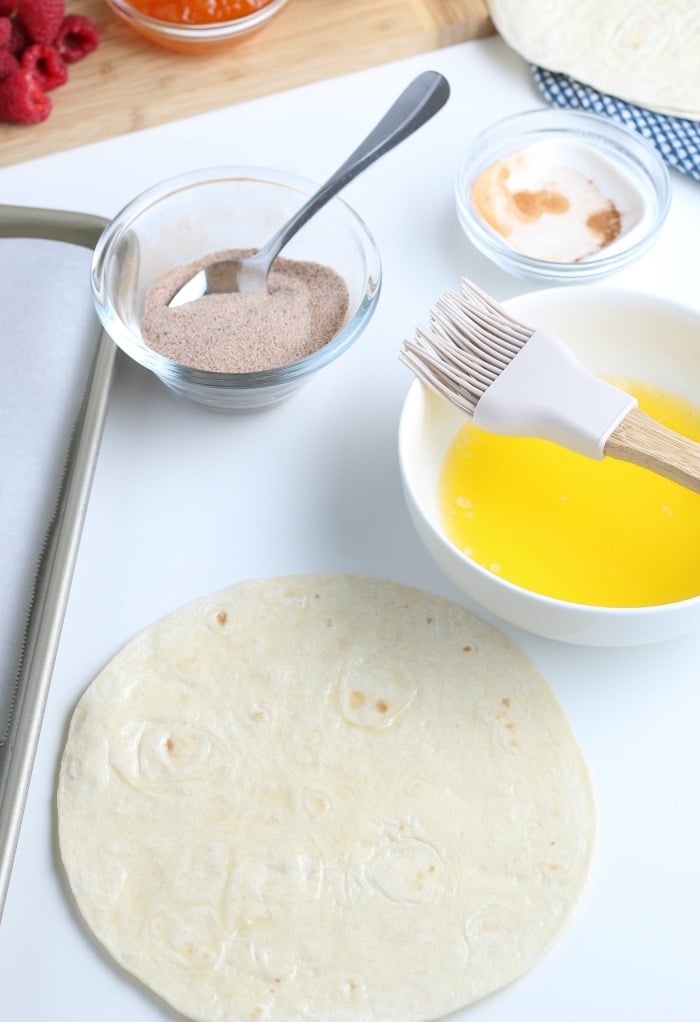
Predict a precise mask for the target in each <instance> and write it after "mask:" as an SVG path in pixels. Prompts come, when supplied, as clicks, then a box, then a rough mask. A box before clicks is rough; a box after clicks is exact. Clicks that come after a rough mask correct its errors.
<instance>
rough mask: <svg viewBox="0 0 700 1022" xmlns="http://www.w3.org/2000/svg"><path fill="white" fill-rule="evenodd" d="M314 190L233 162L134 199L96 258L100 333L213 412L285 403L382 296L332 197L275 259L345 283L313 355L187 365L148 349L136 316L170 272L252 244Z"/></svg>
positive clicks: (375, 255)
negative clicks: (340, 311) (210, 366)
mask: <svg viewBox="0 0 700 1022" xmlns="http://www.w3.org/2000/svg"><path fill="white" fill-rule="evenodd" d="M317 189H318V185H317V184H315V183H314V182H313V181H308V180H306V179H305V178H301V177H297V176H295V175H293V174H288V173H286V172H285V171H281V170H272V169H269V168H266V167H244V166H234V167H219V168H208V169H203V170H196V171H191V172H189V173H187V174H182V175H180V176H178V177H175V178H170V179H169V180H167V181H163V182H161V183H160V184H157V185H155V186H154V187H152V188H150V189H148V190H147V191H146V192H143V193H142V194H141V195H139V196H137V197H136V198H135V199H133V200H132V201H131V202H130V203H129V204H128V205H127V206H125V207H124V209H123V210H122V211H121V212H120V213H118V214H117V216H116V217H115V218H114V219H113V220H112V221H111V222H110V223H109V224H108V226H107V227H106V228H105V230H104V232H103V233H102V235H101V237H100V239H99V241H98V243H97V245H96V247H95V252H94V256H93V262H92V270H91V280H92V290H93V298H94V301H95V306H96V309H97V313H98V315H99V317H100V319H101V321H102V324H103V326H104V328H105V330H106V331H107V333H108V334H109V335H110V336H111V337H112V339H113V340H114V341H115V342H116V344H117V345H118V346H119V347H120V348H121V349H122V351H124V352H125V353H126V354H127V355H129V356H130V357H131V358H132V359H134V361H136V362H138V363H139V364H140V365H143V366H145V367H146V368H147V369H150V370H151V371H152V372H153V373H155V374H156V376H158V377H159V378H160V379H161V380H162V381H163V383H165V384H166V385H167V386H168V387H170V388H171V389H172V390H173V391H174V392H175V393H177V394H178V395H180V396H181V397H184V398H188V399H190V400H192V401H196V402H198V403H200V404H203V405H207V406H208V407H210V408H214V409H219V410H222V411H238V410H244V409H249V408H256V407H260V406H264V405H270V404H274V403H277V402H279V401H281V400H283V399H284V398H286V397H288V396H289V395H290V394H292V393H293V392H294V391H296V390H297V389H298V388H299V387H301V386H302V385H303V384H304V383H306V382H307V381H308V380H309V379H310V378H311V376H313V375H314V374H315V373H317V372H318V370H319V369H322V368H323V367H324V366H326V365H328V364H329V363H330V362H332V361H334V360H335V359H336V358H338V356H339V355H341V354H342V353H343V352H344V351H346V350H347V349H348V348H349V347H350V346H351V345H352V344H353V343H354V342H355V341H356V340H357V338H358V337H359V336H360V334H361V333H362V331H363V330H364V329H365V327H366V326H367V324H368V323H369V321H370V319H371V317H372V315H373V313H374V310H375V308H376V304H377V301H378V298H379V292H380V287H381V261H380V257H379V252H378V249H377V246H376V244H375V241H374V239H373V237H372V236H371V234H370V233H369V231H368V229H367V227H366V226H365V224H364V223H363V221H362V220H361V219H360V217H359V216H358V215H357V214H356V213H355V212H354V211H353V210H352V209H351V208H350V207H349V206H348V205H347V204H346V203H345V202H343V200H342V199H340V198H337V197H336V198H334V199H331V201H330V202H328V203H327V204H326V206H324V207H323V209H321V210H319V212H318V213H316V214H315V216H313V217H312V218H311V219H310V220H309V221H308V222H307V223H306V224H305V225H304V227H302V228H301V230H300V231H299V233H298V234H297V235H296V236H295V237H294V238H293V239H292V240H291V241H290V242H289V243H288V244H287V245H286V246H285V248H284V251H283V253H282V254H283V256H284V257H285V258H289V259H300V260H309V261H311V262H317V263H321V264H323V265H325V266H329V267H331V268H332V269H334V270H335V271H336V273H338V274H340V276H341V277H343V278H344V280H345V282H346V284H347V286H348V291H349V296H350V300H349V307H348V311H347V315H346V319H345V323H344V325H343V327H342V329H341V330H340V332H339V333H338V334H336V336H335V337H334V338H332V339H331V340H330V341H329V342H328V343H327V344H325V345H324V346H323V347H321V348H319V349H318V350H317V351H315V352H313V353H312V354H310V355H307V356H306V357H304V358H301V359H299V360H298V361H296V362H292V363H290V364H288V365H283V366H280V367H278V368H274V369H265V370H262V371H260V372H250V373H218V372H211V371H208V370H202V369H193V368H191V367H188V366H185V365H182V364H180V363H179V362H175V361H173V360H172V359H170V358H167V357H165V356H163V355H161V354H159V353H158V352H156V351H154V350H153V349H152V348H150V347H148V346H147V344H146V343H145V341H144V339H143V336H142V334H141V317H142V314H143V308H144V300H145V295H146V292H147V291H148V289H149V287H150V286H151V284H153V283H154V282H155V281H156V280H158V279H159V278H160V277H162V276H163V275H164V274H165V273H167V272H168V271H169V270H171V269H173V268H174V267H177V266H183V265H187V264H189V263H191V262H194V261H195V260H197V259H200V258H202V257H203V256H205V255H208V254H209V253H211V252H216V251H222V250H225V249H236V248H243V249H245V248H259V247H260V246H261V245H262V244H263V243H264V242H266V241H267V240H268V239H269V238H270V237H271V236H272V234H274V233H275V231H276V230H277V229H278V228H279V227H280V226H281V225H282V224H283V223H284V222H286V221H287V220H288V219H289V218H290V217H291V215H292V214H293V213H295V212H296V210H297V209H298V208H299V207H300V206H301V205H302V204H303V203H304V202H305V201H306V199H307V198H308V197H309V196H310V195H312V194H313V193H314V192H315V191H316V190H317Z"/></svg>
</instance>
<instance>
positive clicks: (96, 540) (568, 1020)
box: [0, 38, 700, 1022]
mask: <svg viewBox="0 0 700 1022" xmlns="http://www.w3.org/2000/svg"><path fill="white" fill-rule="evenodd" d="M427 68H435V69H437V70H439V71H442V72H443V73H444V74H445V75H446V76H447V78H448V79H449V81H450V83H451V86H452V97H451V99H450V101H449V103H448V105H447V107H446V108H445V109H444V110H443V111H442V112H441V113H440V114H439V115H438V116H437V117H436V118H435V119H434V121H432V122H431V123H430V124H429V125H428V126H427V127H425V128H423V129H422V130H421V131H420V133H419V134H417V135H416V136H414V137H413V138H412V139H410V140H408V141H407V142H405V143H403V145H402V146H400V147H399V148H398V149H396V150H395V151H394V152H392V153H390V154H388V155H387V156H385V157H384V158H383V159H382V160H381V161H380V162H379V163H378V164H377V165H375V166H374V167H373V168H371V169H370V170H368V171H367V172H366V173H365V174H364V175H363V176H361V177H360V178H359V179H357V180H356V181H355V182H353V183H352V184H351V185H350V186H349V187H348V188H347V189H346V192H345V198H346V199H347V200H348V201H349V202H350V203H351V204H352V205H353V206H354V207H355V208H356V209H357V211H358V212H359V213H360V214H361V215H362V216H363V218H364V219H365V220H366V221H367V223H368V224H369V225H370V227H371V229H372V231H373V232H374V234H375V235H376V238H377V240H378V243H379V246H380V249H381V253H382V257H383V264H384V286H383V293H382V297H381V300H380V304H379V308H378V311H377V313H376V315H375V317H374V319H373V321H372V323H371V325H370V327H369V329H368V330H367V332H366V333H365V335H364V336H363V337H362V338H361V340H360V341H359V342H358V344H357V345H356V346H355V347H354V348H353V350H351V351H350V352H348V353H346V354H345V355H344V356H343V357H342V358H341V359H339V360H338V361H337V362H336V363H335V364H333V365H332V366H330V367H328V368H327V369H326V370H324V372H323V373H322V374H321V375H320V376H319V377H318V378H317V379H315V380H314V381H313V382H312V383H311V384H309V385H308V386H307V387H306V389H304V390H302V391H301V392H300V393H299V394H298V395H297V396H296V397H294V398H292V399H291V400H290V401H289V402H288V403H286V404H284V405H281V406H279V407H278V408H276V409H273V410H269V411H267V412H265V413H262V414H256V415H251V416H249V417H226V416H221V415H217V414H214V413H209V412H206V411H203V410H201V409H199V408H198V407H196V406H194V405H185V404H180V403H178V401H177V400H176V399H175V398H174V397H172V396H171V395H170V393H169V391H167V390H166V389H165V388H164V387H163V386H162V385H161V384H160V383H159V382H158V381H156V380H155V379H154V378H152V377H151V376H150V375H149V374H148V373H147V372H146V371H145V370H142V369H141V368H140V367H138V366H136V365H133V364H130V363H127V362H126V360H121V362H120V365H119V368H118V372H117V378H116V384H115V388H114V394H113V399H112V402H111V408H110V411H109V415H108V421H107V426H106V432H105V437H104V444H103V449H102V452H101V458H100V462H99V465H98V470H97V475H96V478H95V483H94V488H93V494H92V499H91V504H90V508H89V511H88V516H87V521H86V524H85V530H84V534H83V540H82V545H81V550H80V555H79V558H78V563H77V569H76V573H75V579H74V584H73V589H72V593H71V598H70V602H69V606H68V612H67V617H66V621H65V627H64V631H63V636H62V641H61V646H60V650H59V656H58V661H57V664H56V670H55V675H54V679H53V684H52V689H51V693H50V697H49V702H48V706H47V710H46V717H45V722H44V727H43V731H42V737H41V742H40V746H39V750H38V756H37V762H36V766H35V769H34V775H33V780H32V785H31V789H30V793H29V799H28V804H27V809H26V813H25V819H24V825H23V829H22V833H21V836H20V842H19V847H18V852H17V859H16V863H15V868H14V873H13V877H12V881H11V884H10V889H9V894H8V899H7V905H6V909H5V915H4V919H3V922H2V924H1V925H0V1018H2V1019H7V1020H8V1022H9V1020H10V1019H12V1020H16V1022H55V1020H58V1019H60V1020H62V1022H94V1020H95V1019H99V1020H100V1022H123V1020H124V1019H130V1020H131V1022H136V1020H138V1022H156V1020H162V1019H173V1018H175V1017H176V1016H174V1015H173V1013H172V1012H170V1011H169V1010H168V1009H167V1008H165V1007H163V1006H162V1005H161V1004H160V1002H158V1001H157V1000H156V999H154V998H152V997H151V996H150V995H149V994H148V993H147V992H145V991H144V990H143V989H141V988H140V987H139V986H138V985H137V984H135V983H132V982H130V981H129V980H128V979H127V978H126V977H125V976H124V975H123V974H122V973H121V972H120V970H119V969H118V968H116V967H115V966H114V965H113V964H112V963H111V962H110V961H109V960H108V959H107V958H106V956H104V955H103V954H102V952H101V951H100V950H99V949H98V947H97V946H96V945H95V943H94V942H93V941H92V940H91V938H90V937H89V935H88V934H87V933H86V931H85V929H84V928H83V926H82V925H81V923H80V922H79V920H78V918H77V916H76V913H75V911H74V909H73V908H72V905H71V902H70V899H69V897H68V896H67V893H66V889H65V885H64V881H63V877H62V874H61V869H60V864H59V861H58V857H57V851H56V846H55V838H54V832H55V817H54V787H55V779H56V768H57V762H58V759H59V756H60V752H61V748H62V744H63V740H64V736H65V728H66V725H67V722H68V719H69V716H70V713H71V711H72V708H73V706H74V704H75V702H76V700H77V698H78V696H79V694H80V693H81V692H82V690H83V689H84V688H85V686H86V685H87V684H88V683H89V682H90V681H91V679H92V678H93V676H94V675H95V674H96V673H97V671H98V670H99V669H100V668H101V667H102V665H103V664H104V663H105V662H106V661H107V660H108V659H109V658H110V657H111V656H112V655H113V654H114V653H116V651H117V650H118V649H119V648H120V647H121V645H122V644H123V643H124V642H125V641H126V640H128V639H129V638H130V637H131V636H132V635H133V634H135V633H136V632H138V631H139V630H140V629H142V628H143V627H144V626H146V625H147V624H149V623H150V622H152V621H153V620H155V619H157V618H159V617H161V616H162V615H164V614H166V613H167V612H169V611H171V610H173V609H174V608H176V607H178V606H179V605H181V604H184V603H187V602H189V601H190V600H192V599H194V598H196V597H197V596H199V595H202V594H204V593H207V592H210V591H212V590H215V589H218V588H220V587H223V586H226V585H229V584H231V583H233V582H236V581H237V580H239V579H243V578H246V577H252V576H260V575H279V574H286V573H292V572H310V571H329V570H331V571H343V570H351V571H360V572H366V573H368V574H372V575H377V576H384V577H387V578H392V579H395V580H397V581H400V582H406V583H410V584H413V585H418V586H423V587H425V588H427V589H431V590H433V591H436V592H441V593H443V594H445V595H447V596H452V597H454V598H457V599H460V598H461V597H460V594H459V593H458V592H457V591H456V590H455V589H454V587H453V586H452V585H451V584H450V583H449V582H448V581H447V580H446V579H445V578H444V577H443V576H442V574H441V573H440V572H439V570H438V569H437V568H436V567H435V566H434V565H433V564H432V562H431V561H430V559H429V557H428V555H427V554H426V553H425V551H424V550H423V548H422V546H421V545H420V542H419V540H418V538H417V536H416V534H415V532H414V530H413V527H412V525H411V524H410V522H409V519H408V515H407V512H406V509H405V507H404V502H403V498H402V494H401V488H400V482H399V474H398V466H397V456H396V432H397V422H398V415H399V410H400V406H401V403H402V400H403V397H404V395H405V392H406V390H407V388H408V385H409V382H410V378H409V374H408V372H407V370H405V369H404V367H403V366H402V365H401V364H400V363H399V362H398V359H397V352H398V348H399V345H400V343H401V340H402V339H403V337H404V336H405V335H408V334H410V333H412V331H413V329H414V327H415V325H416V324H417V323H418V322H420V321H423V320H424V319H425V316H426V314H427V311H428V310H429V308H430V307H431V305H432V304H433V303H434V301H435V299H436V298H437V297H438V296H439V295H440V294H441V293H442V292H443V291H444V290H446V289H447V288H448V287H451V286H452V285H453V283H454V282H455V281H456V279H457V277H458V276H459V275H461V274H466V275H469V276H472V277H474V278H475V279H476V280H477V281H478V282H479V283H481V285H482V286H484V287H485V288H487V289H488V290H490V291H491V292H492V293H493V294H494V295H495V296H496V297H497V298H507V297H510V296H512V295H515V294H518V293H520V292H522V291H523V290H526V289H527V285H525V284H524V283H523V282H521V281H518V280H517V279H515V278H511V277H508V276H507V275H506V274H504V273H502V272H501V271H499V270H498V269H496V268H494V267H493V266H491V265H490V264H489V263H487V262H486V261H485V260H484V259H483V258H482V257H481V256H479V255H478V254H477V253H476V252H475V251H474V250H472V249H471V248H470V246H469V245H468V244H467V242H466V241H465V239H464V237H463V235H462V233H461V231H460V228H459V226H458V224H457V221H456V217H455V213H454V203H453V193H452V189H453V179H454V175H455V172H456V168H457V164H458V162H459V158H460V155H461V153H462V151H463V150H464V148H465V147H466V145H467V143H468V142H469V140H470V138H471V137H472V136H473V135H474V134H475V133H476V132H478V131H479V130H480V129H482V128H483V127H485V126H486V125H488V124H489V123H491V122H492V121H494V120H496V119H498V118H501V117H503V116H505V115H507V114H511V113H516V112H519V111H521V110H525V109H528V108H533V107H538V106H541V105H543V104H542V102H541V100H540V98H539V96H538V94H537V92H536V89H535V87H534V86H533V84H532V83H531V81H530V78H529V73H528V70H527V67H526V66H525V64H524V63H523V62H522V61H521V60H520V59H519V58H518V57H516V56H515V55H514V54H513V53H511V52H510V51H508V50H507V49H506V48H505V46H504V45H503V44H502V43H501V41H500V40H499V39H497V38H492V39H488V40H483V41H478V42H473V43H467V44H464V45H460V46H457V47H453V48H451V49H446V50H442V51H439V52H437V53H434V54H430V55H426V56H422V57H418V58H412V59H410V60H406V61H402V62H399V63H395V64H392V65H389V66H385V67H381V68H378V69H373V70H370V71H366V72H360V73H358V74H354V75H351V76H348V77H344V78H339V79H334V80H331V81H328V82H325V83H323V84H319V85H312V86H308V87H304V88H302V89H299V90H296V91H294V92H289V93H285V94H281V95H277V96H272V97H268V98H265V99H262V100H258V101H255V102H251V103H246V104H243V105H238V106H236V105H233V106H231V107H229V108H228V109H225V110H221V111H217V112H215V113H211V114H206V115H204V116H200V117H197V118H194V119H189V120H186V121H181V122H179V123H176V124H169V125H166V126H163V127H160V128H157V129H151V130H148V131H146V132H143V133H140V134H134V135H129V136H125V137H121V138H116V139H113V140H110V141H107V142H103V143H99V144H96V145H92V146H88V147H85V148H81V149H77V150H72V151H69V152H66V153H62V154H58V155H55V156H51V157H48V158H45V159H39V160H35V161H32V162H31V163H27V164H24V165H22V166H13V167H7V168H4V169H2V170H0V199H1V200H2V201H3V202H5V203H14V204H20V205H30V206H43V207H58V208H62V209H70V210H81V211H85V212H91V213H96V214H100V215H103V216H111V215H113V214H114V213H116V212H117V211H118V209H119V208H120V207H121V206H122V205H123V204H125V203H126V202H127V201H128V200H129V199H130V198H132V197H133V196H134V195H135V194H137V193H138V192H140V191H141V190H143V189H144V188H146V187H147V186H149V185H151V184H152V183H155V182H156V181H158V180H160V179H162V178H165V177H169V176H171V175H173V174H176V173H179V172H181V171H185V170H189V169H192V168H193V167H196V166H206V165H221V164H226V163H248V164H261V165H270V166H282V167H286V168H287V169H289V170H290V171H294V172H297V173H300V174H303V175H306V176H308V177H311V178H315V179H317V180H321V179H323V178H324V177H325V176H326V175H327V174H328V173H329V172H330V171H332V170H333V169H335V167H336V166H337V165H338V164H340V163H341V162H342V160H343V159H344V158H345V156H346V155H347V153H348V152H349V151H350V150H351V149H352V148H354V146H355V144H356V143H357V142H358V141H359V140H360V139H361V138H362V137H363V136H364V134H365V133H366V131H367V129H368V128H369V127H370V126H371V125H372V124H373V123H374V122H375V121H376V120H377V119H378V117H379V115H380V114H381V113H382V112H383V111H384V109H385V108H386V107H387V106H388V105H389V104H390V102H391V101H392V100H393V99H394V98H395V96H396V95H397V94H398V93H399V92H400V91H401V89H402V88H403V87H404V85H405V84H407V82H408V81H409V80H410V79H411V78H412V77H413V75H414V74H416V73H418V72H419V71H422V70H424V69H427ZM157 87H158V83H157V82H154V88H157ZM231 98H232V100H235V95H232V97H231ZM118 102H119V97H118V96H115V103H118ZM27 130H41V128H40V127H39V128H38V129H27ZM672 185H673V200H672V208H671V212H670V215H669V218H668V221H667V224H666V226H665V229H664V231H663V234H662V236H661V237H660V238H659V240H658V242H657V243H656V244H655V246H654V247H653V248H652V250H651V251H650V252H649V253H648V254H647V255H646V256H644V257H643V259H642V260H641V261H639V262H638V263H637V264H636V265H635V266H633V267H631V268H629V269H627V270H625V271H623V272H622V273H620V274H619V275H618V276H617V277H616V278H615V281H614V283H615V284H616V285H619V286H624V287H629V288H633V289H639V290H643V291H649V292H655V293H659V294H662V295H665V296H668V297H672V298H676V299H678V300H680V301H682V302H684V303H686V304H689V305H695V306H696V307H698V308H699V309H700V290H699V288H698V256H697V231H698V225H700V185H699V184H698V183H695V182H692V181H690V180H688V179H684V178H682V177H681V176H680V175H678V174H676V173H673V174H672ZM699 357H700V352H699ZM505 630H506V631H507V632H508V633H509V634H510V635H511V636H512V637H513V638H514V639H515V640H516V642H518V643H519V644H520V645H521V646H522V648H524V649H525V650H526V652H527V653H528V654H529V655H530V656H531V658H532V660H533V661H534V662H535V663H536V665H537V666H538V667H539V669H540V670H541V671H542V672H543V674H544V675H545V677H546V678H547V679H548V681H549V682H550V684H551V686H552V688H553V689H554V691H555V692H556V694H557V696H558V698H559V699H560V701H561V703H562V705H563V707H564V709H565V711H566V713H567V714H568V716H569V719H570V721H571V724H572V726H573V728H574V730H575V732H576V734H577V736H578V738H579V741H580V743H581V745H582V747H583V749H584V751H585V754H586V756H587V758H588V762H589V764H590V768H591V771H592V775H593V780H594V784H595V787H596V792H597V800H598V811H599V837H598V850H597V856H596V860H595V864H594V868H593V872H592V876H591V881H590V885H589V889H588V892H587V896H586V898H585V901H584V903H583V904H582V906H581V909H580V911H579V913H578V914H577V916H576V918H575V920H574V922H573V924H572V925H571V926H569V927H568V928H567V930H566V932H565V933H564V934H563V936H562V937H561V939H560V940H559V941H558V942H557V944H556V945H555V947H554V948H553V949H552V950H551V951H550V952H549V953H548V954H547V955H546V956H545V958H544V959H543V960H542V961H541V962H540V963H538V965H537V966H536V967H535V968H534V969H532V970H531V971H530V972H529V973H528V974H527V975H526V976H525V977H523V978H522V979H520V980H518V981H517V982H516V983H514V984H512V985H511V986H509V987H508V988H506V989H505V990H503V991H501V992H499V993H498V994H496V995H494V996H492V997H490V998H488V999H487V1000H485V1001H482V1002H480V1003H478V1004H477V1005H475V1006H473V1007H472V1008H470V1009H469V1010H467V1011H464V1012H463V1013H462V1014H460V1016H459V1017H460V1018H464V1019H465V1020H466V1019H467V1018H469V1019H470V1020H473V1022H477V1020H478V1022H513V1020H514V1019H537V1020H538V1022H562V1020H565V1022H590V1019H592V1018H595V1019H599V1020H601V1022H608V1020H610V1022H612V1020H615V1022H627V1020H630V1022H631V1020H633V1022H659V1020H663V1022H691V1020H692V1019H695V1018H698V1012H699V1011H700V1009H698V1002H699V1000H700V968H699V967H698V958H699V957H700V954H699V952H700V937H699V930H698V919H700V894H699V880H698V877H699V870H698V862H700V819H699V816H700V808H699V805H700V800H699V798H698V778H700V742H698V740H697V722H698V720H700V634H693V635H690V636H687V637H685V638H682V639H680V640H676V641H673V642H667V643H663V644H660V645H653V646H646V647H640V648H635V649H615V650H606V649H589V648H582V647H574V646H567V645H565V644H558V643H554V642H550V641H547V640H543V639H538V638H536V637H534V636H528V635H525V634H523V633H519V632H517V631H516V630H514V629H511V628H508V627H505ZM436 938H437V939H439V935H436Z"/></svg>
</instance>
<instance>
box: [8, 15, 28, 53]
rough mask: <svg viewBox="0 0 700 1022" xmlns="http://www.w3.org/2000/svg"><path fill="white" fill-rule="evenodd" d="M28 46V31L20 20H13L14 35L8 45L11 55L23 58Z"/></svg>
mask: <svg viewBox="0 0 700 1022" xmlns="http://www.w3.org/2000/svg"><path fill="white" fill-rule="evenodd" d="M28 45H29V38H28V37H27V30H26V29H25V27H24V25H23V24H22V22H21V21H20V20H19V18H13V19H12V34H11V35H10V42H9V44H8V49H9V51H10V53H14V55H15V57H21V56H22V53H23V52H24V50H25V49H26V47H27V46H28Z"/></svg>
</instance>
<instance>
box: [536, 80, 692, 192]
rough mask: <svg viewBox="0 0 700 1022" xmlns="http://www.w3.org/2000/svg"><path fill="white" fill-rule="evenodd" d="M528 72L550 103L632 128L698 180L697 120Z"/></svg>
mask: <svg viewBox="0 0 700 1022" xmlns="http://www.w3.org/2000/svg"><path fill="white" fill-rule="evenodd" d="M532 74H533V77H534V79H535V82H536V84H537V87H538V88H539V90H540V92H541V93H542V95H543V96H544V97H545V99H547V100H549V102H550V103H552V104H553V105H554V106H559V107H566V108H569V109H579V110H587V111H589V112H590V113H594V114H603V115H604V116H606V117H611V118H612V119H613V120H616V121H619V122H620V123H621V124H624V125H626V126H627V127H628V128H633V129H634V130H635V131H638V132H639V134H640V135H643V136H644V138H646V139H648V141H649V142H652V143H653V144H654V145H655V146H656V148H657V149H658V151H659V153H660V154H661V157H662V158H663V159H664V160H665V161H666V163H668V164H669V165H670V166H672V167H675V169H676V170H679V171H680V172H681V173H682V174H688V175H690V177H694V178H695V179H696V180H697V181H700V122H698V121H691V120H688V119H687V118H685V117H670V116H667V115H666V114H660V113H655V112H654V111H653V110H646V109H645V108H644V107H641V106H634V105H633V104H632V103H627V102H625V101H624V100H622V99H616V98H615V97H614V96H608V95H606V94H605V93H602V92H598V91H597V90H596V89H592V88H590V86H588V85H583V84H582V83H581V82H577V81H576V80H575V79H573V78H570V77H569V76H568V75H565V74H559V73H555V72H553V71H546V70H545V69H544V68H542V67H537V66H535V65H532Z"/></svg>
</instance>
